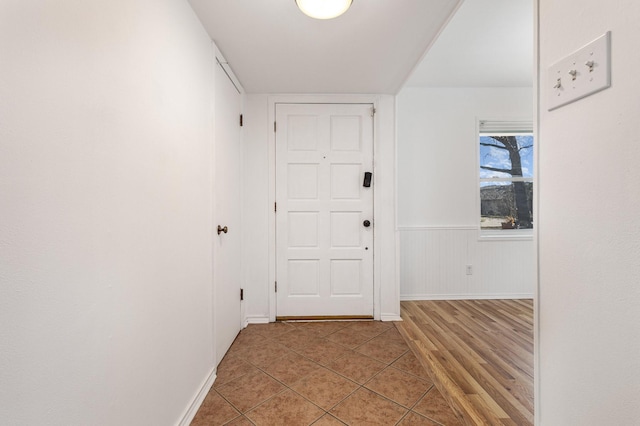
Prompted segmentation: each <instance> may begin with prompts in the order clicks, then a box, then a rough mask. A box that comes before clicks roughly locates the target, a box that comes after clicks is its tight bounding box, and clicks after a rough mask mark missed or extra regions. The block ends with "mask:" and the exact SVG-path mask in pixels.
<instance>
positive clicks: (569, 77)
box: [547, 31, 611, 111]
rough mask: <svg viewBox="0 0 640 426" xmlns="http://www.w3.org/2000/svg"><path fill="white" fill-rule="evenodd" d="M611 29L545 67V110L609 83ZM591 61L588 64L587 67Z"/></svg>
mask: <svg viewBox="0 0 640 426" xmlns="http://www.w3.org/2000/svg"><path fill="white" fill-rule="evenodd" d="M610 51H611V31H607V32H606V34H604V35H602V36H600V37H599V38H597V39H595V40H594V41H592V42H591V43H589V44H587V45H586V46H584V47H583V48H581V49H578V50H576V51H575V52H573V53H572V54H570V55H569V56H567V57H566V58H564V59H561V60H559V61H558V62H556V63H555V64H553V65H551V66H550V67H549V80H548V82H547V93H548V96H549V99H548V100H549V111H551V110H553V109H556V108H559V107H561V106H563V105H566V104H568V103H571V102H573V101H577V100H578V99H582V98H584V97H586V96H589V95H591V94H593V93H596V92H599V91H600V90H603V89H606V88H607V87H609V86H611V54H610ZM590 64H592V65H591V66H589V65H590Z"/></svg>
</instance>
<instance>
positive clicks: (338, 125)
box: [276, 104, 374, 319]
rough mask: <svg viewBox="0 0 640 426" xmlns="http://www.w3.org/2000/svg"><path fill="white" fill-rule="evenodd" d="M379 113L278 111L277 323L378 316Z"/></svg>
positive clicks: (318, 108) (329, 107) (365, 109)
mask: <svg viewBox="0 0 640 426" xmlns="http://www.w3.org/2000/svg"><path fill="white" fill-rule="evenodd" d="M372 111H373V107H372V105H371V104H277V105H276V203H277V204H276V277H277V317H278V318H280V319H285V318H290V317H306V318H312V317H315V318H319V317H352V318H370V317H373V232H374V231H373V229H374V227H373V223H374V221H373V179H371V185H370V186H365V182H364V180H365V173H367V172H369V173H371V172H373V118H372V115H373V114H372Z"/></svg>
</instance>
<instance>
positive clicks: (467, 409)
mask: <svg viewBox="0 0 640 426" xmlns="http://www.w3.org/2000/svg"><path fill="white" fill-rule="evenodd" d="M401 307H402V308H401V310H402V319H403V322H398V323H396V326H397V327H398V330H399V331H400V333H401V334H402V335H403V337H404V338H405V339H406V340H407V342H408V343H409V347H410V348H411V349H412V350H413V351H414V353H415V354H416V355H417V356H418V358H419V359H420V361H421V362H422V364H423V365H424V367H425V368H426V369H427V372H428V373H429V375H430V376H431V378H432V380H433V381H434V383H435V385H436V386H437V388H438V390H440V392H441V393H442V396H444V397H445V399H446V400H447V402H449V405H451V407H452V408H453V409H454V411H456V413H457V414H458V416H459V417H460V418H461V420H463V422H464V423H465V424H468V425H492V426H493V425H518V426H523V425H533V413H534V410H533V301H532V300H530V299H527V300H455V301H449V300H439V301H413V302H402V303H401Z"/></svg>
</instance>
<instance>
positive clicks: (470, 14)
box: [406, 0, 534, 87]
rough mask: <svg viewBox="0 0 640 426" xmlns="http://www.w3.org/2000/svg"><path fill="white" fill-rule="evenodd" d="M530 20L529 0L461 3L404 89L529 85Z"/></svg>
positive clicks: (531, 32)
mask: <svg viewBox="0 0 640 426" xmlns="http://www.w3.org/2000/svg"><path fill="white" fill-rule="evenodd" d="M533 20H534V15H533V1H531V0H467V1H465V2H464V3H463V4H462V5H461V6H460V8H459V9H458V11H457V12H456V14H455V16H454V17H453V18H452V19H451V22H450V23H449V24H448V25H447V27H446V28H445V29H444V31H443V32H442V34H440V36H439V37H438V40H437V41H436V42H435V43H434V45H433V46H432V47H431V48H430V49H429V52H428V54H427V55H426V56H425V58H424V60H423V61H422V62H421V63H420V64H419V65H418V67H417V68H416V69H415V70H414V72H413V74H412V75H411V77H410V78H409V80H408V81H407V83H406V86H408V87H425V86H426V87H509V86H519V87H528V86H532V84H533Z"/></svg>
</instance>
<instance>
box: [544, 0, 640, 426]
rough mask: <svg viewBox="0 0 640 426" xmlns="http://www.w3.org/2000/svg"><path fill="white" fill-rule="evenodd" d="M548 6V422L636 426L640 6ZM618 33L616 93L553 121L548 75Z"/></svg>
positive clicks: (567, 109)
mask: <svg viewBox="0 0 640 426" xmlns="http://www.w3.org/2000/svg"><path fill="white" fill-rule="evenodd" d="M539 4H540V28H539V36H540V40H539V43H540V45H539V53H540V87H541V88H542V89H541V93H540V138H539V139H540V143H539V215H538V218H539V300H538V305H539V312H538V318H539V334H538V339H537V342H536V348H537V351H538V353H539V357H540V358H539V368H538V381H537V383H538V387H539V392H540V394H539V395H538V397H537V399H536V406H537V407H538V418H537V421H538V423H539V424H541V425H603V424H609V425H614V424H615V425H631V424H637V423H638V419H639V418H640V405H639V404H638V395H640V285H639V283H640V261H639V259H640V226H638V212H639V211H640V195H639V194H640V192H639V191H638V186H639V184H640V167H638V164H639V163H640V124H639V123H640V121H639V120H638V117H640V102H639V99H640V98H639V93H640V80H638V69H640V55H638V40H640V26H638V18H639V17H640V4H639V3H638V2H636V1H631V0H622V1H617V2H602V1H598V0H586V1H585V0H580V1H578V0H567V1H562V2H558V1H553V0H540V1H539ZM569 16H571V17H572V18H571V19H567V17H569ZM607 30H611V32H612V61H611V62H612V87H611V88H609V89H607V90H605V91H602V92H600V93H597V94H595V95H593V96H590V97H588V98H585V99H583V100H581V101H578V102H576V103H573V104H570V105H567V106H564V107H562V108H560V109H557V110H554V111H551V112H549V111H547V104H548V103H547V99H546V93H545V88H546V87H547V83H546V82H547V68H548V67H549V66H550V65H551V64H553V63H554V62H556V61H557V60H559V59H561V58H562V57H564V56H565V55H567V54H569V53H571V52H573V51H574V50H576V49H577V48H579V47H581V46H583V45H584V44H586V43H588V42H590V41H591V40H593V39H595V38H597V37H598V36H600V35H602V34H603V33H605V32H606V31H607Z"/></svg>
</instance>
